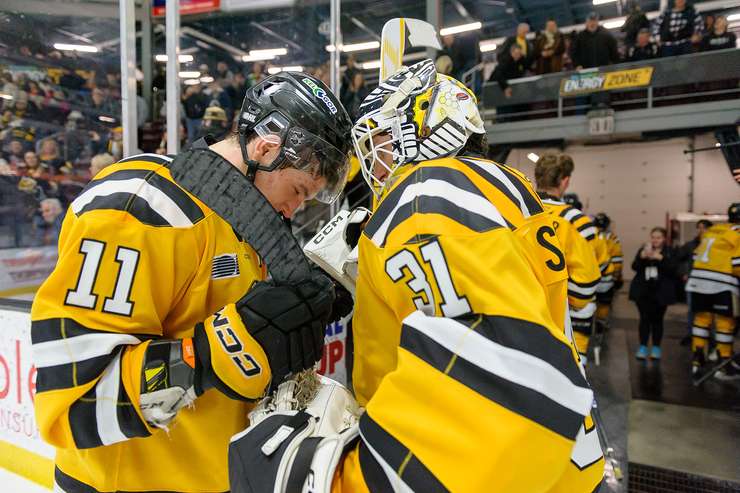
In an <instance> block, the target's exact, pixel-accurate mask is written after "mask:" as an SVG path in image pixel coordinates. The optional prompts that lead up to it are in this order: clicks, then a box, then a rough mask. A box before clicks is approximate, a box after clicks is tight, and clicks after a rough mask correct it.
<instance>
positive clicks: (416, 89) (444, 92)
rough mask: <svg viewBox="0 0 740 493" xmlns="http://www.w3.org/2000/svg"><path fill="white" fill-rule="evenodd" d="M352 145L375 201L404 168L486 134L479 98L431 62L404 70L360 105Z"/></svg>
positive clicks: (454, 150) (456, 149)
mask: <svg viewBox="0 0 740 493" xmlns="http://www.w3.org/2000/svg"><path fill="white" fill-rule="evenodd" d="M360 113H361V116H360V117H359V118H358V120H357V122H356V123H355V125H354V126H353V128H352V141H353V144H354V147H355V152H356V154H357V157H358V159H359V160H360V166H361V169H362V175H363V177H364V178H365V181H366V182H367V183H368V185H370V188H371V189H372V190H373V192H374V193H375V195H376V196H378V197H379V196H380V195H381V194H382V193H383V190H384V189H385V188H387V187H388V185H389V183H390V180H385V181H384V180H381V179H379V178H378V177H377V176H376V174H375V173H373V170H374V168H375V166H382V167H384V168H385V169H386V170H387V176H388V177H390V176H392V175H393V173H394V172H395V171H396V170H397V169H398V168H399V167H401V166H403V165H405V164H407V163H412V162H420V161H427V160H430V159H437V158H442V157H448V156H455V155H457V154H458V153H459V152H460V150H462V149H463V147H464V146H465V143H466V142H467V140H468V137H470V135H472V134H474V133H475V134H483V133H484V129H483V120H482V119H481V116H480V113H479V111H478V106H477V100H476V98H475V95H474V94H473V93H472V92H471V91H470V89H468V88H467V87H465V86H464V85H463V84H462V83H460V82H459V81H457V80H455V79H453V78H452V77H448V76H446V75H442V74H438V73H437V70H436V68H435V66H434V62H432V60H423V61H421V62H419V63H416V64H414V65H412V66H410V67H402V68H401V69H400V70H399V71H398V72H396V73H395V74H394V75H392V76H391V77H389V78H388V79H386V80H385V81H382V82H381V83H380V85H379V86H378V87H377V88H376V89H375V90H374V91H372V92H371V93H370V94H369V95H368V96H367V98H365V100H364V101H363V102H362V104H361V105H360Z"/></svg>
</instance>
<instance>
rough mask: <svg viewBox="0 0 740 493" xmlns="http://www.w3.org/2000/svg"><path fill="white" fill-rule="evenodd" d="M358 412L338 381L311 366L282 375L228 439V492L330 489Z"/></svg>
mask: <svg viewBox="0 0 740 493" xmlns="http://www.w3.org/2000/svg"><path fill="white" fill-rule="evenodd" d="M360 413H361V410H360V408H359V406H358V405H357V402H356V401H355V399H354V397H352V394H350V392H349V391H348V390H347V389H346V388H345V387H344V386H342V385H340V384H339V383H337V382H335V381H333V380H331V379H329V378H326V377H323V376H321V375H318V374H317V373H316V372H314V371H312V370H307V371H305V372H302V373H299V374H298V375H296V377H294V378H292V379H290V380H286V381H285V382H283V383H282V384H280V386H279V387H278V389H277V390H276V391H275V392H274V393H273V394H272V395H271V396H268V397H266V398H265V399H263V400H262V401H261V402H260V403H259V404H258V405H257V407H255V408H254V410H253V411H252V412H251V413H250V414H249V419H250V426H249V428H247V429H246V430H244V431H243V432H241V433H239V434H237V435H234V436H233V437H232V438H231V443H230V445H229V480H230V483H231V485H230V487H231V492H232V493H267V492H270V493H283V492H291V493H293V492H312V493H324V492H326V493H328V492H330V491H331V482H332V479H333V477H334V471H335V469H336V467H337V465H338V464H339V461H340V459H341V458H342V455H343V453H344V451H345V450H346V449H348V448H349V447H350V446H351V445H353V444H354V442H355V440H356V439H357V437H358V434H359V432H358V425H357V424H358V421H359V416H360Z"/></svg>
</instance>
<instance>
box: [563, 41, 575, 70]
mask: <svg viewBox="0 0 740 493" xmlns="http://www.w3.org/2000/svg"><path fill="white" fill-rule="evenodd" d="M574 39H575V32H574V31H571V32H569V33H568V34H566V35H564V36H563V41H564V42H565V52H564V53H563V58H562V60H563V70H565V71H568V70H574V69H575V68H576V66H575V65H574V64H573V56H572V55H571V53H573V40H574Z"/></svg>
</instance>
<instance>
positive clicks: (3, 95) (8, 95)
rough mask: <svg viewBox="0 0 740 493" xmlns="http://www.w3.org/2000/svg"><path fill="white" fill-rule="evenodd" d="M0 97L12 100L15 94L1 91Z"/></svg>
mask: <svg viewBox="0 0 740 493" xmlns="http://www.w3.org/2000/svg"><path fill="white" fill-rule="evenodd" d="M0 99H7V100H8V101H10V100H11V99H13V96H11V95H10V94H5V93H2V92H0Z"/></svg>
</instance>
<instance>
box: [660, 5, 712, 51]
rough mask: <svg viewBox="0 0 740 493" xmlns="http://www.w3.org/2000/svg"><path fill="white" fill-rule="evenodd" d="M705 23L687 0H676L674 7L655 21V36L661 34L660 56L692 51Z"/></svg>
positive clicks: (665, 11)
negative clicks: (692, 45)
mask: <svg viewBox="0 0 740 493" xmlns="http://www.w3.org/2000/svg"><path fill="white" fill-rule="evenodd" d="M703 29H704V23H703V21H702V19H701V15H700V14H699V13H698V12H697V11H696V10H695V9H694V7H692V6H691V5H686V0H675V1H674V5H673V8H672V9H667V10H664V11H663V12H661V13H660V15H659V16H658V18H657V19H655V22H654V23H653V36H660V56H675V55H685V54H686V53H691V44H692V43H698V42H699V39H700V38H701V33H702V30H703Z"/></svg>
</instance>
